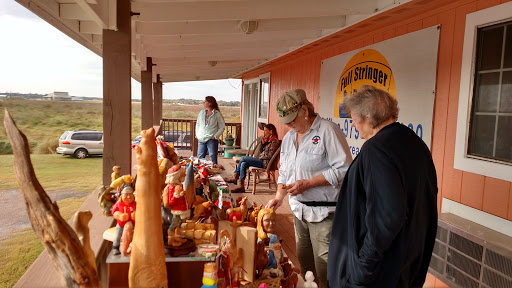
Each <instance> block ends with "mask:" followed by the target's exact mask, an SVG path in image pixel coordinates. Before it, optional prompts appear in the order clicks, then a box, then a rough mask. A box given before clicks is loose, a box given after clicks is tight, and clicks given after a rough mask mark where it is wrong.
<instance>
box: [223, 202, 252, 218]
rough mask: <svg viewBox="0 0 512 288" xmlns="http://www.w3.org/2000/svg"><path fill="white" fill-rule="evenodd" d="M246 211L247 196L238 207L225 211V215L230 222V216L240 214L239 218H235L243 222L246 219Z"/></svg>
mask: <svg viewBox="0 0 512 288" xmlns="http://www.w3.org/2000/svg"><path fill="white" fill-rule="evenodd" d="M247 210H248V207H247V196H245V197H244V198H242V200H241V201H240V206H239V207H236V208H229V209H228V210H227V211H226V214H227V216H228V217H229V218H230V221H232V219H231V218H232V215H234V214H235V213H238V214H240V217H237V219H238V218H240V220H241V221H242V222H244V221H245V219H246V218H247Z"/></svg>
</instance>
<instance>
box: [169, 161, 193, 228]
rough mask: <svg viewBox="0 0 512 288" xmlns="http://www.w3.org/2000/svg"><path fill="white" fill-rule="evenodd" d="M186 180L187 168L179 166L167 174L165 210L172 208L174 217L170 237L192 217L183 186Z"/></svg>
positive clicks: (175, 166)
mask: <svg viewBox="0 0 512 288" xmlns="http://www.w3.org/2000/svg"><path fill="white" fill-rule="evenodd" d="M184 180H185V168H183V167H182V166H181V165H179V164H178V165H174V166H172V167H171V168H170V169H169V171H168V172H167V179H166V183H167V186H166V187H165V189H164V195H163V201H164V207H165V208H168V207H171V213H172V215H173V217H172V221H171V225H170V227H169V231H170V232H171V233H168V234H169V235H172V234H173V232H174V230H175V229H176V227H180V226H181V224H182V223H183V220H185V219H186V218H188V216H190V210H189V205H188V203H187V197H185V191H184V189H183V184H182V183H183V181H184Z"/></svg>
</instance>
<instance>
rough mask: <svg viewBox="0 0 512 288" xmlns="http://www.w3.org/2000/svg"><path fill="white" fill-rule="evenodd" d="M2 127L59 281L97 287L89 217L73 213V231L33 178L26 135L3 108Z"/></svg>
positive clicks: (30, 211) (37, 230) (33, 220)
mask: <svg viewBox="0 0 512 288" xmlns="http://www.w3.org/2000/svg"><path fill="white" fill-rule="evenodd" d="M4 127H5V131H6V134H7V137H8V138H9V141H10V142H11V146H12V150H13V154H14V166H15V172H16V178H17V180H18V183H19V185H20V191H21V194H22V195H23V199H24V200H25V204H26V207H27V214H28V218H29V220H30V223H31V225H32V228H33V229H34V232H35V234H36V235H37V237H38V238H39V239H40V240H41V243H42V244H43V246H44V247H45V249H46V251H48V255H49V256H50V259H51V260H52V262H53V265H54V266H55V269H56V270H57V272H58V274H59V275H60V276H61V280H62V282H63V284H64V285H65V286H66V287H101V282H100V281H99V277H98V273H97V271H96V264H91V254H92V255H94V252H92V250H91V248H90V245H88V240H86V238H88V233H89V232H88V230H89V228H88V227H87V222H88V221H87V220H88V219H87V218H89V217H88V216H85V217H84V216H76V217H78V218H80V219H77V222H76V224H77V225H78V228H76V230H77V233H78V234H79V235H77V234H76V233H75V232H74V231H73V229H72V228H71V227H70V226H69V225H68V223H67V222H66V221H65V220H64V219H63V218H62V216H61V215H60V213H59V207H58V206H57V204H55V203H52V201H51V199H50V197H48V195H47V194H46V192H45V191H44V189H43V187H42V186H41V184H40V183H39V181H38V180H37V178H36V174H35V173H34V168H33V167H32V162H31V161H30V150H29V146H28V140H27V137H26V136H25V135H24V134H23V133H21V131H20V130H18V128H17V127H16V124H15V123H14V120H12V118H11V116H10V115H9V112H8V111H7V109H5V113H4ZM82 217H83V218H85V219H82ZM79 237H80V238H82V240H80V239H79Z"/></svg>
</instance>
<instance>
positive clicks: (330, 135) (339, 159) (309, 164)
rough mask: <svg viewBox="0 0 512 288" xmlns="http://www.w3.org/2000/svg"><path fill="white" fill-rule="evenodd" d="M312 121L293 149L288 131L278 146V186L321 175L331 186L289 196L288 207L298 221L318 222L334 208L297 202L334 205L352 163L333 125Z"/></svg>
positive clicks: (292, 137) (294, 137) (293, 134)
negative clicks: (320, 202) (316, 202)
mask: <svg viewBox="0 0 512 288" xmlns="http://www.w3.org/2000/svg"><path fill="white" fill-rule="evenodd" d="M316 116H317V117H316V119H315V121H314V122H313V124H312V125H311V128H310V129H309V131H308V132H307V133H306V134H305V135H304V136H303V137H302V139H301V140H300V145H299V149H298V150H297V133H296V132H295V131H293V130H290V131H288V133H286V135H285V136H284V138H283V142H282V144H281V158H280V165H281V166H280V168H279V178H278V180H277V182H278V183H280V184H285V185H289V184H291V183H293V182H295V181H297V180H303V179H310V178H313V177H315V176H317V175H319V174H323V175H324V177H325V179H326V180H327V182H329V183H330V184H331V185H328V186H318V187H313V188H310V189H308V190H306V191H304V192H303V193H302V194H299V195H296V196H290V197H289V203H290V208H291V210H292V212H293V214H294V215H295V217H297V218H298V219H299V220H302V219H304V220H306V221H308V222H320V221H322V220H323V219H325V218H326V217H327V216H328V215H329V213H331V212H334V211H335V210H336V207H325V206H316V207H313V206H306V205H305V204H302V203H300V202H299V201H302V202H304V201H322V202H336V201H337V200H338V194H339V191H340V188H341V183H342V182H343V178H344V177H345V173H347V170H348V167H349V165H350V163H351V162H352V155H351V154H350V150H349V146H348V143H347V140H346V139H345V136H344V135H343V132H342V131H341V129H340V128H339V127H338V126H337V125H336V124H335V123H333V122H331V121H329V120H325V119H323V118H321V117H320V116H319V115H318V114H316Z"/></svg>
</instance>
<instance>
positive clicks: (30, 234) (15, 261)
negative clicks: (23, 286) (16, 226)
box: [0, 197, 87, 288]
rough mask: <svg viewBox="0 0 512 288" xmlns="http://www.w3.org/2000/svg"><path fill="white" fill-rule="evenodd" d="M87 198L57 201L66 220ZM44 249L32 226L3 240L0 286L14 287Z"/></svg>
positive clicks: (1, 246)
mask: <svg viewBox="0 0 512 288" xmlns="http://www.w3.org/2000/svg"><path fill="white" fill-rule="evenodd" d="M86 198H87V197H83V198H80V199H75V198H70V199H65V200H62V201H57V205H58V206H59V208H60V209H59V210H60V214H61V215H62V217H63V218H64V219H66V220H69V219H71V217H72V216H73V215H74V214H75V212H76V210H78V208H80V206H81V205H82V203H83V202H84V201H85V200H86ZM43 250H44V249H43V244H41V241H39V238H37V236H36V234H35V233H34V231H33V230H32V229H31V228H27V229H25V230H24V231H23V232H20V233H17V234H14V235H12V236H11V237H10V238H9V239H8V240H6V241H3V242H1V243H0V257H1V259H2V260H1V261H0V288H7V287H12V286H13V285H14V284H16V282H18V279H20V278H21V276H23V274H24V273H25V271H26V270H27V269H28V268H29V267H30V265H32V263H33V262H34V261H35V260H36V258H37V257H38V256H39V254H41V252H43Z"/></svg>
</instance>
